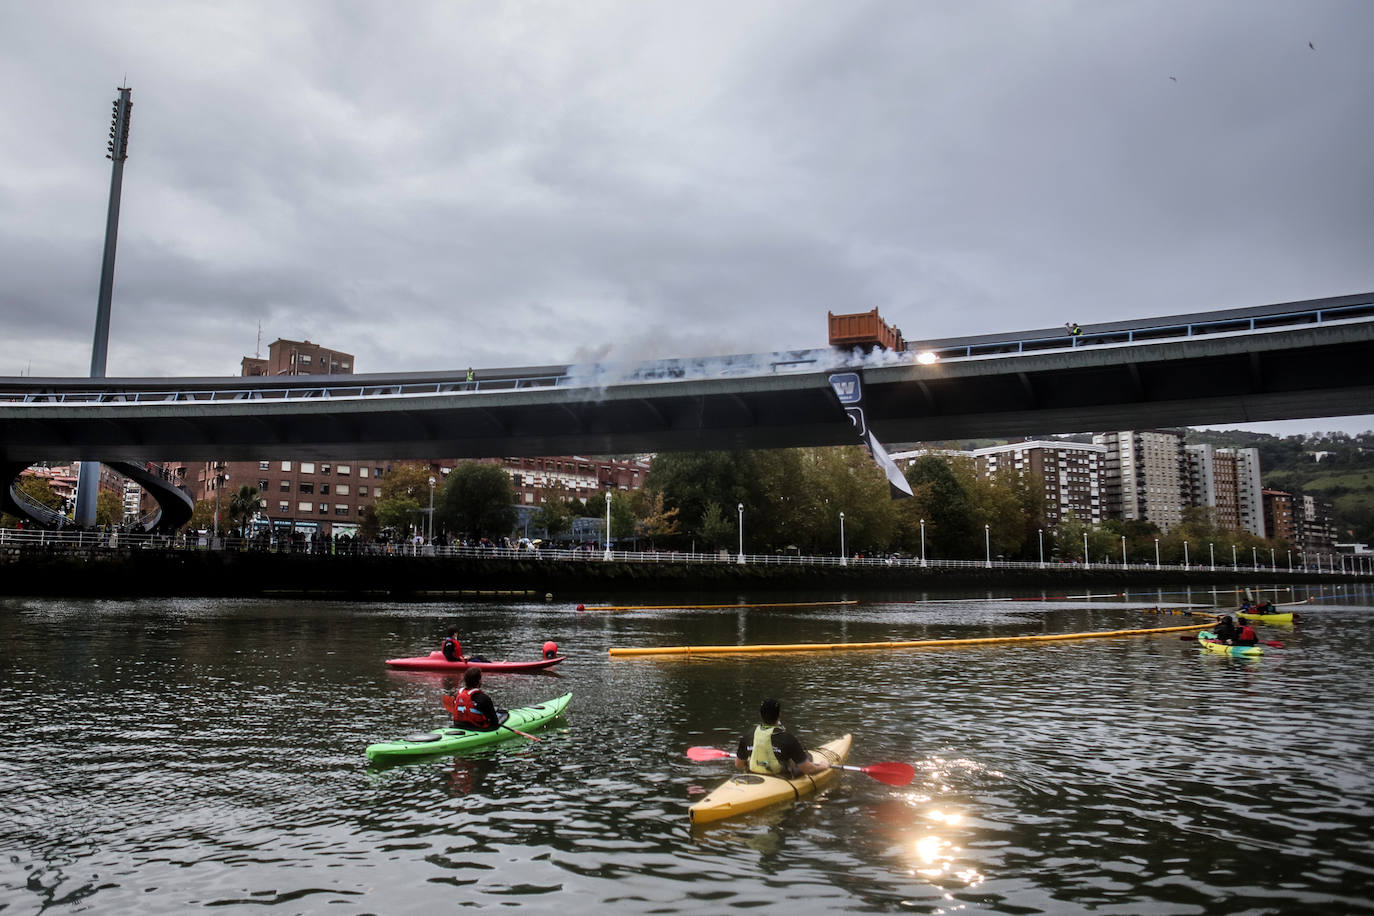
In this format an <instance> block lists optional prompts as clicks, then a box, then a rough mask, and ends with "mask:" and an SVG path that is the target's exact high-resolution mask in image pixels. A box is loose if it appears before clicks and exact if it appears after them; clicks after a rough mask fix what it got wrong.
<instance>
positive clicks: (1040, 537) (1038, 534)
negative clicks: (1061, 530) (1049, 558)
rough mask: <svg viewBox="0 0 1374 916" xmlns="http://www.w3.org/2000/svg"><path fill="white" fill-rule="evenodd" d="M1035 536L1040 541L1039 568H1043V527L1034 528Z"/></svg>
mask: <svg viewBox="0 0 1374 916" xmlns="http://www.w3.org/2000/svg"><path fill="white" fill-rule="evenodd" d="M1035 536H1036V538H1037V539H1038V540H1039V541H1040V568H1041V569H1044V568H1045V529H1044V528H1037V529H1035Z"/></svg>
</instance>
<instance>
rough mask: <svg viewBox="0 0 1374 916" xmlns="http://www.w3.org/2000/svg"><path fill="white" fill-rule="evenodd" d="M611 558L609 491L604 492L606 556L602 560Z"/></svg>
mask: <svg viewBox="0 0 1374 916" xmlns="http://www.w3.org/2000/svg"><path fill="white" fill-rule="evenodd" d="M610 558H611V491H610V490H607V491H606V555H605V557H603V559H606V560H609V559H610Z"/></svg>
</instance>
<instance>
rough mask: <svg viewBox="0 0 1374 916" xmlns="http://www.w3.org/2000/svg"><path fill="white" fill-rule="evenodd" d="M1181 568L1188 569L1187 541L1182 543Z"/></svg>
mask: <svg viewBox="0 0 1374 916" xmlns="http://www.w3.org/2000/svg"><path fill="white" fill-rule="evenodd" d="M1183 568H1184V569H1185V570H1187V569H1188V568H1189V566H1188V542H1187V541H1184V542H1183Z"/></svg>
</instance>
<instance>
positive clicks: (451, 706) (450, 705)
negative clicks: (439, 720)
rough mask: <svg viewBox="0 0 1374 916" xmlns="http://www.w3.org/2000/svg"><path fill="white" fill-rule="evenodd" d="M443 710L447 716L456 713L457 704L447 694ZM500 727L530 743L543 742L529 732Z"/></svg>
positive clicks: (502, 725)
mask: <svg viewBox="0 0 1374 916" xmlns="http://www.w3.org/2000/svg"><path fill="white" fill-rule="evenodd" d="M444 708H445V709H447V710H448V714H449V715H454V714H455V713H456V712H457V711H458V702H457V701H456V700H454V699H453V697H451V696H449V695H448V694H444ZM500 727H501V728H504V729H506V730H507V731H513V732H515V733H516V734H517V735H519V736H520V737H521V738H529V739H530V740H531V741H543V740H544V739H543V738H540V737H539V736H538V735H531V734H530V733H529V732H522V731H521V730H520V729H518V728H516V727H515V726H514V725H507V724H505V723H504V722H503V723H501V726H500Z"/></svg>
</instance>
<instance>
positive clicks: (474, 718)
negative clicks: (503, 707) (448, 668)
mask: <svg viewBox="0 0 1374 916" xmlns="http://www.w3.org/2000/svg"><path fill="white" fill-rule="evenodd" d="M453 724H454V725H455V726H456V727H458V728H470V729H472V730H473V731H479V732H494V731H496V729H498V728H499V727H500V726H501V718H500V715H499V714H498V713H497V712H496V704H495V703H493V702H492V701H491V697H489V696H487V694H486V691H484V690H482V669H481V668H469V669H468V670H466V671H464V672H463V686H462V688H461V689H460V690H459V691H458V695H457V696H455V697H454V698H453Z"/></svg>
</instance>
